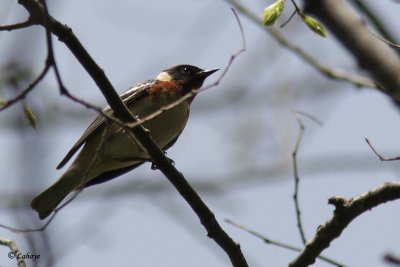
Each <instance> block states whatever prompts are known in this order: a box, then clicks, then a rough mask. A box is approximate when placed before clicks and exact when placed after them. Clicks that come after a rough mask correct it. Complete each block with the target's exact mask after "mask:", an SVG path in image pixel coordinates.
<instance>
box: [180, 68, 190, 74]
mask: <svg viewBox="0 0 400 267" xmlns="http://www.w3.org/2000/svg"><path fill="white" fill-rule="evenodd" d="M181 72H182V73H185V74H189V73H191V72H192V71H191V70H190V69H189V68H188V67H186V66H184V67H182V69H181Z"/></svg>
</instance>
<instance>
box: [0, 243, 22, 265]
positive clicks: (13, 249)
mask: <svg viewBox="0 0 400 267" xmlns="http://www.w3.org/2000/svg"><path fill="white" fill-rule="evenodd" d="M0 245H2V246H7V247H9V248H10V252H9V253H8V257H9V258H10V259H13V258H15V259H16V260H17V266H18V267H26V264H25V261H24V259H23V257H21V256H20V255H21V252H20V251H19V249H18V247H17V244H15V242H14V241H13V240H9V239H4V238H0Z"/></svg>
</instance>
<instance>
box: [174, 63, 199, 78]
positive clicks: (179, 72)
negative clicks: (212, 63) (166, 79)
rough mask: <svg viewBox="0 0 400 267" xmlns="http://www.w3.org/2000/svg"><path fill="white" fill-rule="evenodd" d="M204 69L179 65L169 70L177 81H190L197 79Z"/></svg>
mask: <svg viewBox="0 0 400 267" xmlns="http://www.w3.org/2000/svg"><path fill="white" fill-rule="evenodd" d="M201 71H202V69H200V68H198V67H195V66H191V65H179V66H176V67H173V68H170V69H168V70H167V72H168V74H169V75H171V77H172V79H174V80H176V81H189V80H191V79H195V78H196V77H197V74H199V73H200V72H201Z"/></svg>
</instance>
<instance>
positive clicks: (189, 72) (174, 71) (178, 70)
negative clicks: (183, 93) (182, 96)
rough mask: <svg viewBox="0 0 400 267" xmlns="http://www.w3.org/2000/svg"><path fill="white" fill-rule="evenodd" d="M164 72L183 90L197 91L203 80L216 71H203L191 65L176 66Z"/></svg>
mask: <svg viewBox="0 0 400 267" xmlns="http://www.w3.org/2000/svg"><path fill="white" fill-rule="evenodd" d="M165 71H166V72H168V74H169V75H170V76H171V78H172V79H173V80H175V81H178V82H179V83H181V84H182V85H183V86H184V87H185V88H187V89H198V88H200V87H201V86H202V85H203V82H204V80H205V79H206V78H207V77H208V76H209V75H211V74H212V73H214V72H215V71H217V69H213V70H206V71H205V70H202V69H200V68H198V67H195V66H191V65H178V66H175V67H172V68H170V69H168V70H165Z"/></svg>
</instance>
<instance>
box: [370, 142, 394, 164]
mask: <svg viewBox="0 0 400 267" xmlns="http://www.w3.org/2000/svg"><path fill="white" fill-rule="evenodd" d="M365 142H367V144H368V145H369V147H370V148H371V149H372V151H373V152H374V153H375V155H377V156H378V158H379V159H380V160H381V161H395V160H400V156H397V157H392V158H389V157H385V156H382V155H381V154H380V153H379V152H378V151H377V150H376V149H375V147H374V146H373V145H372V144H371V142H370V141H369V139H368V138H365Z"/></svg>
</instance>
